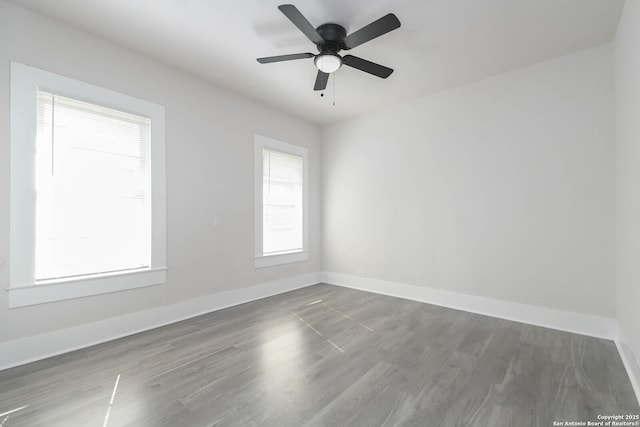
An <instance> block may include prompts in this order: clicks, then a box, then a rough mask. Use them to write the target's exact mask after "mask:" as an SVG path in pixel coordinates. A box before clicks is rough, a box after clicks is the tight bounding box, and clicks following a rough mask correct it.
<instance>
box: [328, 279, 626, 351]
mask: <svg viewBox="0 0 640 427" xmlns="http://www.w3.org/2000/svg"><path fill="white" fill-rule="evenodd" d="M321 278H322V281H323V282H325V283H329V284H332V285H338V286H343V287H347V288H353V289H359V290H362V291H368V292H374V293H378V294H383V295H389V296H393V297H398V298H404V299H409V300H413V301H419V302H425V303H429V304H434V305H439V306H442V307H448V308H454V309H457V310H464V311H468V312H471V313H477V314H483V315H486V316H491V317H498V318H500V319H506V320H513V321H516V322H522V323H529V324H531V325H536V326H543V327H545V328H551V329H559V330H561V331H567V332H574V333H577V334H581V335H589V336H593V337H598V338H605V339H610V340H614V339H615V338H616V336H617V322H616V321H615V320H614V319H611V318H608V317H602V316H594V315H591V314H584V313H576V312H572V311H563V310H556V309H551V308H545V307H539V306H534V305H528V304H521V303H516V302H510V301H504V300H498V299H492V298H485V297H479V296H474V295H467V294H461V293H458V292H451V291H444V290H440V289H434V288H426V287H423V286H417V285H407V284H404V283H397V282H389V281H386V280H380V279H373V278H369V277H359V276H352V275H349V274H341V273H331V272H323V273H322V274H321Z"/></svg>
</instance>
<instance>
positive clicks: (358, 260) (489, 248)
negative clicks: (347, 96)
mask: <svg viewBox="0 0 640 427" xmlns="http://www.w3.org/2000/svg"><path fill="white" fill-rule="evenodd" d="M612 61H613V56H612V46H611V45H605V46H602V47H598V48H593V49H590V50H586V51H581V52H578V53H575V54H571V55H567V56H563V57H560V58H557V59H553V60H550V61H547V62H543V63H540V64H537V65H533V66H529V67H526V68H522V69H519V70H516V71H512V72H508V73H505V74H501V75H498V76H495V77H492V78H489V79H486V80H483V81H479V82H476V83H473V84H470V85H467V86H464V87H460V88H456V89H453V90H449V91H446V92H442V93H439V94H436V95H432V96H427V97H423V98H421V99H418V100H416V101H414V102H411V103H406V104H403V105H399V106H394V107H391V108H389V109H387V110H385V111H382V112H379V113H376V114H372V115H368V116H366V117H362V118H358V119H354V120H350V121H347V122H344V123H341V124H337V125H334V126H330V127H328V128H326V129H323V153H322V155H323V160H322V167H323V177H322V179H323V212H322V215H323V224H324V225H323V236H324V240H323V252H324V255H323V262H324V268H325V270H326V271H329V272H336V273H343V274H353V275H355V274H357V272H365V273H366V275H367V276H368V277H372V278H377V279H383V280H387V281H392V282H400V283H405V284H411V285H418V286H424V287H430V288H436V289H443V290H447V291H454V292H460V293H464V294H470V295H478V296H483V297H490V298H496V299H501V300H506V301H513V302H519V303H525V304H532V305H538V306H543V307H550V308H556V309H562V310H569V311H575V312H582V313H587V314H594V315H602V316H607V317H614V316H615V276H614V217H615V213H614V194H615V190H614V189H615V187H614V176H615V172H614V161H615V144H614V138H615V129H614V114H613V109H614V97H613V66H612ZM360 274H362V273H360Z"/></svg>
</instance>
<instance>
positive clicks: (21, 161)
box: [7, 62, 167, 308]
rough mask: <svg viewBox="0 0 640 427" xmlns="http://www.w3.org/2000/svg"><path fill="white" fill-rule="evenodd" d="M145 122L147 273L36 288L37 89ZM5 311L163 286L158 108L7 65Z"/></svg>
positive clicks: (161, 149) (162, 148)
mask: <svg viewBox="0 0 640 427" xmlns="http://www.w3.org/2000/svg"><path fill="white" fill-rule="evenodd" d="M39 87H40V88H43V89H46V90H49V91H53V92H55V93H58V94H60V95H64V96H68V97H71V98H75V99H80V100H83V101H87V102H91V103H95V104H99V105H103V106H105V107H109V108H114V109H119V110H122V111H127V112H130V113H134V114H139V115H143V116H146V117H149V118H150V119H151V165H152V169H151V212H152V214H151V224H152V228H151V239H152V240H151V242H152V243H151V265H150V267H149V268H145V269H138V270H131V271H123V272H117V273H105V274H95V275H87V276H81V277H77V278H67V279H59V280H50V281H42V282H41V281H39V282H38V283H36V281H35V278H34V272H35V268H34V267H35V247H34V246H35V154H34V153H35V143H36V131H37V126H36V118H37V115H36V92H37V89H38V88H39ZM10 169H11V173H10V176H11V197H10V218H11V227H10V255H11V256H10V261H9V265H10V268H9V286H8V287H7V291H8V293H9V308H14V307H23V306H27V305H34V304H41V303H45V302H53V301H61V300H66V299H71V298H80V297H84V296H88V295H97V294H102V293H107V292H115V291H121V290H124V289H133V288H139V287H144V286H151V285H158V284H162V283H164V282H165V281H166V228H167V219H166V177H165V175H166V159H165V127H164V107H163V106H161V105H157V104H154V103H151V102H148V101H145V100H142V99H138V98H135V97H132V96H129V95H125V94H122V93H119V92H115V91H112V90H109V89H105V88H102V87H99V86H95V85H91V84H88V83H84V82H80V81H77V80H74V79H71V78H68V77H64V76H61V75H58V74H54V73H51V72H48V71H44V70H40V69H38V68H34V67H30V66H27V65H23V64H18V63H15V62H12V63H11V156H10Z"/></svg>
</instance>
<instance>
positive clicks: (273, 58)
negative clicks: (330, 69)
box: [256, 53, 315, 64]
mask: <svg viewBox="0 0 640 427" xmlns="http://www.w3.org/2000/svg"><path fill="white" fill-rule="evenodd" d="M314 56H315V55H314V54H313V53H293V54H291V55H279V56H267V57H264V58H258V59H256V61H258V62H259V63H261V64H269V63H271V62H282V61H291V60H293V59H304V58H313V57H314Z"/></svg>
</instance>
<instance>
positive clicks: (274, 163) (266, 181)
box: [256, 135, 308, 267]
mask: <svg viewBox="0 0 640 427" xmlns="http://www.w3.org/2000/svg"><path fill="white" fill-rule="evenodd" d="M306 177H307V150H306V149H305V148H302V147H298V146H295V145H291V144H286V143H284V142H280V141H276V140H273V139H270V138H266V137H263V136H259V135H257V136H256V267H266V266H270V265H277V264H284V263H289V262H295V261H303V260H306V259H308V252H307V188H308V187H307V178H306Z"/></svg>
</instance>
